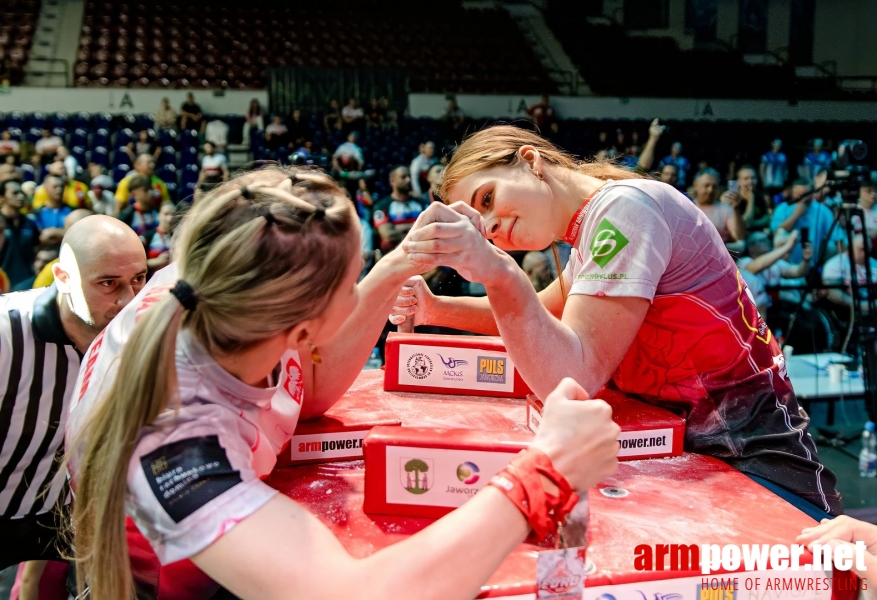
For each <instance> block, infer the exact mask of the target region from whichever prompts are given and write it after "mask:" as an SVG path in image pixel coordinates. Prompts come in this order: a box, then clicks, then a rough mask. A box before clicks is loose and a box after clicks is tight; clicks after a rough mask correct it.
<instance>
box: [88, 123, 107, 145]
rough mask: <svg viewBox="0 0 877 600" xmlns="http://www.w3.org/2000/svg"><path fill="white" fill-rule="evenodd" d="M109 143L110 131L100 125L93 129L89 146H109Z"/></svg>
mask: <svg viewBox="0 0 877 600" xmlns="http://www.w3.org/2000/svg"><path fill="white" fill-rule="evenodd" d="M109 144H110V131H109V130H108V129H107V128H106V127H100V128H98V129H96V130H95V132H94V136H92V138H91V147H92V148H95V147H97V146H104V147H106V146H109Z"/></svg>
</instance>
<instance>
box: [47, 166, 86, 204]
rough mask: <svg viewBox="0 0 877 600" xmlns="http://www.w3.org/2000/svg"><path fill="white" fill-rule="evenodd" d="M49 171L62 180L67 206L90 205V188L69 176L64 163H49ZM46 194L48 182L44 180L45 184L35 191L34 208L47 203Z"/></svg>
mask: <svg viewBox="0 0 877 600" xmlns="http://www.w3.org/2000/svg"><path fill="white" fill-rule="evenodd" d="M48 172H49V174H50V175H55V176H56V177H58V178H59V179H60V180H61V181H62V185H63V199H64V203H65V204H67V206H69V207H70V208H71V209H77V208H89V207H90V205H89V203H88V188H87V187H86V186H85V184H84V183H82V182H81V181H76V180H75V179H68V178H67V169H66V168H65V167H64V163H62V162H53V163H52V164H51V165H49V168H48ZM47 179H48V177H47ZM46 194H47V192H46V183H45V181H44V182H43V185H41V186H39V187H38V188H37V189H36V191H35V192H34V197H33V208H34V209H35V210H36V209H39V208H42V207H43V206H44V205H45V204H46V199H47V195H46Z"/></svg>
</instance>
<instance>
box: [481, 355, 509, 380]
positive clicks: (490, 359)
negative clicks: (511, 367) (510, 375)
mask: <svg viewBox="0 0 877 600" xmlns="http://www.w3.org/2000/svg"><path fill="white" fill-rule="evenodd" d="M507 366H508V359H507V358H505V357H504V356H479V357H478V378H477V381H478V382H479V383H497V384H500V385H501V384H504V383H505V377H506V371H507V370H508V369H507V368H506V367H507Z"/></svg>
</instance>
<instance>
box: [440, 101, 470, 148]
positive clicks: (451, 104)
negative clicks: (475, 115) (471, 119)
mask: <svg viewBox="0 0 877 600" xmlns="http://www.w3.org/2000/svg"><path fill="white" fill-rule="evenodd" d="M444 122H445V137H446V138H447V139H449V140H451V141H454V142H458V141H460V138H462V136H463V133H464V128H465V126H466V113H464V112H463V109H462V108H460V107H459V106H458V105H457V100H456V99H455V98H451V99H450V100H448V106H447V107H446V108H445V116H444Z"/></svg>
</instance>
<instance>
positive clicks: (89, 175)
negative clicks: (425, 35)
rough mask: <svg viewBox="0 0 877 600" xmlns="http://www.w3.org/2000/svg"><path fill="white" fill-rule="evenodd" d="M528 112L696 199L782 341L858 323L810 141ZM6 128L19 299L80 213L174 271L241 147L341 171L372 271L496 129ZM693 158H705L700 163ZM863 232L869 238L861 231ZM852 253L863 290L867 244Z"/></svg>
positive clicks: (259, 122) (318, 125)
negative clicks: (743, 139)
mask: <svg viewBox="0 0 877 600" xmlns="http://www.w3.org/2000/svg"><path fill="white" fill-rule="evenodd" d="M363 105H364V106H363ZM528 113H529V116H530V119H531V121H532V123H533V124H532V126H535V127H538V128H539V130H540V131H542V132H543V134H544V135H546V136H547V137H549V138H551V139H552V140H553V141H555V142H556V143H558V144H560V145H561V146H562V147H565V148H566V149H568V150H569V151H571V152H572V153H574V154H577V155H581V156H585V157H587V156H592V157H596V158H597V159H601V160H615V161H618V162H619V163H621V164H623V165H626V166H628V167H629V168H631V169H637V170H640V171H643V172H648V173H652V174H653V175H654V176H655V177H657V178H659V179H661V180H662V181H664V182H665V183H668V184H670V185H672V186H674V187H676V188H677V189H679V190H680V191H681V192H683V193H685V194H687V195H688V196H689V197H690V198H691V200H692V202H694V203H696V204H697V206H698V207H699V208H700V209H701V210H702V211H703V212H704V213H705V214H706V215H707V216H708V217H709V219H710V221H711V222H712V223H713V224H714V225H715V226H716V228H717V230H718V231H719V233H720V235H721V237H722V239H723V240H724V241H725V242H726V245H727V247H728V249H729V251H730V252H732V254H733V255H734V256H735V257H737V258H739V259H740V263H739V264H740V267H741V272H742V274H743V277H744V279H745V280H746V282H747V284H748V286H749V288H750V291H751V292H752V293H753V295H754V297H755V299H756V302H757V304H758V305H759V306H760V307H761V308H762V309H763V310H764V314H765V315H766V316H767V320H768V323H769V324H770V325H771V326H772V328H774V329H775V330H776V333H777V334H778V335H782V334H783V332H785V331H786V328H787V326H788V321H789V318H790V315H791V314H792V313H795V312H798V310H799V304H802V306H801V307H800V308H801V309H802V310H803V311H804V312H805V313H812V312H813V311H816V310H819V311H821V312H822V313H825V314H827V315H828V317H827V319H828V320H829V321H830V322H831V323H832V327H833V328H834V329H835V330H838V331H839V330H841V329H842V328H843V325H844V324H845V323H846V322H848V320H849V306H850V304H851V302H852V300H851V298H850V296H849V291H848V290H844V289H841V288H842V285H843V284H846V285H849V279H850V275H849V273H850V271H851V269H850V267H849V264H848V263H849V259H848V258H846V256H847V254H846V252H845V250H844V248H845V245H847V244H848V241H847V239H846V237H845V234H844V232H845V230H844V228H843V224H842V223H841V225H839V226H835V227H832V223H833V221H834V213H833V211H832V208H833V206H834V205H835V204H837V203H838V202H839V201H840V199H841V198H840V196H839V195H837V194H836V193H832V194H829V193H828V192H827V190H821V191H820V192H818V193H815V194H812V193H811V191H812V190H813V189H814V188H818V187H819V186H821V185H822V183H823V182H824V181H825V180H826V179H827V178H828V169H830V168H831V166H832V160H833V156H832V154H831V152H830V150H832V148H830V147H828V145H827V144H826V143H825V142H824V141H823V140H822V139H819V138H815V137H814V138H811V139H810V140H809V141H808V142H807V143H808V147H807V148H802V147H801V142H802V141H803V140H800V138H799V139H797V140H796V144H795V146H794V147H793V150H792V154H790V155H787V154H786V151H785V147H784V145H783V141H782V140H781V139H779V138H777V139H773V140H769V139H767V140H765V139H764V136H763V135H762V136H761V139H762V144H763V147H762V151H761V152H760V155H759V153H758V151H757V150H753V149H751V148H749V147H747V148H745V149H744V148H742V147H734V146H733V145H731V144H725V152H724V154H719V153H717V152H716V150H717V149H716V148H715V145H714V144H713V143H712V142H713V141H714V140H715V139H716V138H715V137H712V138H709V137H708V136H706V135H705V133H704V131H705V130H707V129H709V128H707V127H701V132H700V136H699V137H693V136H690V135H684V134H683V135H682V136H680V137H679V138H676V137H673V138H671V136H670V135H669V132H668V131H667V130H666V127H665V126H664V125H662V124H661V123H660V122H659V121H658V120H657V119H656V120H655V121H653V122H652V123H651V124H650V125H647V126H643V125H642V124H639V123H631V122H627V123H613V124H608V123H605V122H600V121H590V122H584V121H576V120H563V119H560V118H559V117H558V116H557V114H556V111H555V109H554V108H553V107H552V105H551V100H550V98H549V97H548V96H543V97H542V99H541V100H540V101H539V102H538V103H536V104H534V105H533V106H531V107H530V109H529V111H528ZM25 124H28V125H30V128H29V129H28V128H26V127H25ZM2 125H5V128H0V161H2V162H3V165H2V166H0V182H2V184H3V216H4V218H5V220H6V236H5V240H4V247H3V249H2V250H0V257H2V268H3V270H4V271H5V275H6V277H7V278H8V287H9V289H24V288H26V287H28V286H29V285H32V284H33V278H35V277H38V275H39V271H40V270H42V269H41V268H40V267H42V266H43V265H44V264H45V263H46V261H47V260H48V261H51V260H52V258H53V256H54V253H56V252H57V243H58V242H59V240H60V236H61V235H63V231H64V228H65V219H67V218H69V216H70V215H71V214H73V213H75V212H76V211H78V210H83V209H84V210H89V211H93V212H95V213H99V214H104V215H109V216H115V217H118V218H119V219H121V220H122V221H123V222H125V223H126V224H128V225H129V226H130V227H131V228H132V229H133V230H134V231H135V233H136V234H137V235H138V236H139V237H140V239H141V241H142V242H143V244H144V245H145V246H146V248H147V250H148V254H149V261H150V262H149V267H150V269H151V270H155V269H158V268H161V267H162V266H163V265H164V264H167V261H168V257H169V253H168V250H169V247H170V246H169V244H170V240H169V234H170V232H169V231H168V228H169V226H170V222H171V218H172V215H173V214H174V211H175V209H176V207H178V206H185V205H188V204H190V203H191V202H193V201H197V199H198V198H199V197H200V195H201V194H202V193H203V192H204V191H206V190H209V189H210V188H211V187H212V186H214V185H216V184H217V183H219V182H222V181H225V180H227V179H228V177H229V171H230V170H231V167H230V165H229V162H228V159H227V152H228V148H229V146H234V145H236V144H240V145H239V146H237V147H238V148H242V149H245V150H246V151H248V152H249V153H250V156H251V157H252V158H253V159H255V160H276V161H279V162H282V163H294V164H311V165H315V166H316V167H318V168H322V169H324V170H327V171H329V172H331V173H332V174H333V175H334V176H335V177H336V178H337V179H338V180H339V181H340V182H341V183H342V184H343V185H344V187H345V188H346V189H347V190H348V193H349V196H350V199H351V201H352V202H354V203H355V205H356V207H357V210H358V213H359V216H360V220H361V224H362V227H363V231H364V236H363V246H362V251H363V256H364V258H365V259H366V269H368V268H369V267H370V266H371V265H373V264H374V263H375V261H376V260H379V259H380V257H381V256H382V254H384V253H386V252H388V251H389V250H392V249H393V248H394V247H395V245H396V244H398V242H399V241H400V240H401V239H402V238H403V237H404V235H405V232H406V231H407V230H408V229H409V228H410V227H411V225H412V224H413V223H414V221H415V220H416V219H417V216H418V215H419V214H420V213H421V212H422V211H423V210H424V209H425V208H426V206H428V205H429V203H431V202H435V201H439V200H440V199H439V198H438V195H437V191H438V189H439V187H440V185H441V178H442V170H443V168H444V164H445V163H446V162H447V160H448V157H449V154H450V152H451V151H452V149H453V147H454V145H455V144H457V143H459V141H460V140H461V139H462V137H463V136H464V134H465V132H466V131H468V130H472V129H473V128H477V127H481V126H483V125H484V123H481V122H476V121H473V120H472V119H470V118H468V117H467V116H466V115H465V113H464V112H463V111H462V110H461V108H460V107H459V106H458V105H457V103H456V101H455V100H453V99H451V100H449V102H448V105H447V108H446V114H445V116H444V117H443V118H442V119H438V120H434V119H412V118H406V117H404V116H400V115H399V114H397V113H396V112H395V111H393V110H391V109H390V108H388V103H387V101H386V99H385V98H372V99H370V101H368V102H365V103H360V101H359V100H357V99H355V98H352V99H348V100H347V102H345V103H344V104H343V107H342V106H341V103H340V102H338V101H337V100H331V101H330V102H329V104H328V105H327V107H326V109H325V110H324V111H322V112H320V113H309V114H305V113H304V112H303V111H301V110H294V111H293V112H292V113H291V114H289V115H282V114H269V112H268V110H267V109H266V108H265V107H263V106H261V105H260V103H259V101H258V100H255V99H254V100H253V101H252V103H251V104H250V106H249V107H248V109H247V111H246V113H245V114H244V115H234V116H221V117H217V116H212V115H207V114H205V113H204V111H203V110H202V109H201V107H200V106H199V105H198V103H197V100H196V98H195V97H194V95H193V94H191V93H190V94H189V95H188V97H187V100H186V102H185V103H184V104H182V105H181V106H180V107H178V108H175V107H172V106H170V104H169V103H168V102H167V101H164V102H162V104H161V105H160V106H159V107H158V108H157V110H156V112H155V113H154V114H153V115H142V116H138V117H135V116H131V115H127V116H120V117H115V118H113V117H110V116H109V115H75V116H73V117H71V116H68V115H62V114H56V115H53V116H46V115H39V114H34V115H30V116H29V117H28V116H26V115H20V114H11V115H5V116H3V117H2V119H0V126H2ZM607 125H609V126H608V127H607ZM611 125H616V127H614V128H613V127H611ZM680 125H681V124H680ZM524 126H526V125H524ZM710 128H713V129H720V128H721V126H718V125H711V126H710ZM675 131H676V125H675V124H674V133H675ZM641 136H642V137H641ZM680 138H681V139H680ZM733 141H734V140H733V139H730V140H726V142H731V143H733ZM750 145H751V143H750ZM692 146H693V147H694V149H695V150H696V151H698V152H699V151H700V150H702V149H703V148H704V147H705V146H708V147H709V151H707V152H703V154H704V155H703V156H701V155H697V154H689V149H691V147H692ZM689 157H690V158H689ZM236 166H241V165H236ZM857 191H858V192H859V195H858V198H855V199H852V200H850V199H848V201H856V202H858V203H859V205H860V206H861V207H862V209H863V210H864V214H865V231H867V233H868V236H869V238H871V236H873V234H874V233H877V208H875V197H874V187H873V184H872V183H871V181H870V180H867V181H865V182H863V183H862V185H861V189H860V190H857ZM798 199H800V201H798ZM854 225H855V227H856V231H857V232H863V228H862V224H861V222H860V221H856V222H855V223H854ZM874 241H875V240H874V239H873V238H872V239H871V247H873V245H874V244H873V242H874ZM853 244H854V250H855V251H856V252H854V255H855V256H856V259H855V260H856V271H857V273H858V277H859V280H860V281H861V282H862V283H864V282H865V281H866V280H865V279H864V277H865V275H864V271H863V266H864V258H862V257H863V256H864V251H860V250H859V249H860V246H861V244H862V240H861V238H856V239H855V240H854V242H853ZM530 254H531V255H530V256H526V255H521V256H519V257H516V258H517V259H518V260H519V263H520V264H521V265H522V267H523V268H525V269H526V270H527V272H528V274H530V275H531V279H532V280H533V281H534V285H537V286H544V285H545V283H546V282H547V281H549V280H550V278H551V277H554V276H556V273H557V266H556V265H555V262H554V260H553V257H552V255H551V253H549V252H542V253H530ZM561 254H562V256H564V255H565V253H564V252H563V249H561ZM814 269H815V272H817V273H822V277H823V279H824V282H825V283H826V284H830V285H835V286H837V287H835V288H834V289H828V290H824V291H818V292H817V293H815V294H812V295H807V296H806V297H807V301H806V302H803V303H801V300H802V298H804V296H802V290H803V289H804V288H805V287H806V285H807V283H808V280H807V277H808V275H810V276H811V278H812V272H814ZM874 276H877V269H874ZM427 280H428V281H429V282H430V285H431V287H433V289H434V291H435V292H437V293H440V294H465V293H478V292H479V290H478V288H477V286H475V285H470V284H469V283H468V282H465V281H463V280H462V279H461V278H460V277H459V276H457V275H456V274H455V273H452V272H450V271H444V272H443V271H441V270H439V271H436V272H434V273H430V274H428V277H427ZM810 283H813V281H812V279H811V281H810ZM838 284H840V285H838ZM784 286H785V287H786V288H790V289H781V288H783V287H784Z"/></svg>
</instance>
